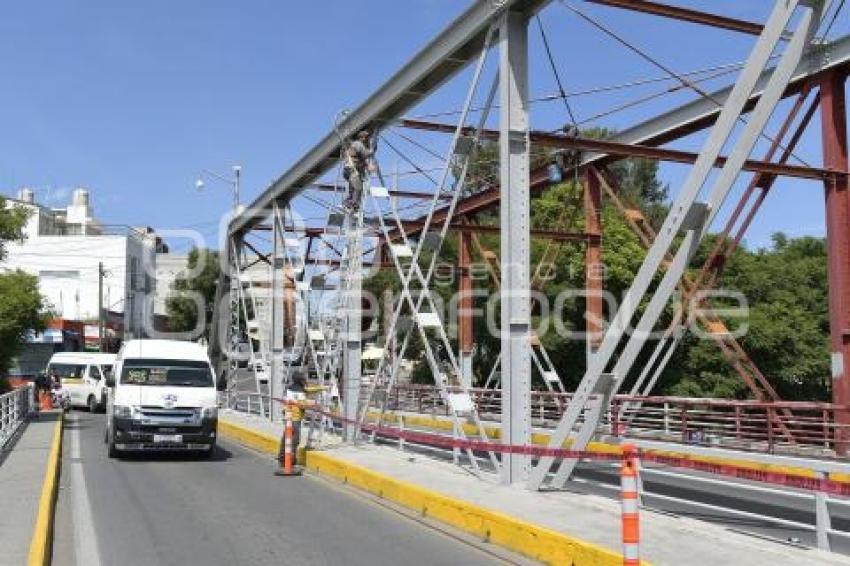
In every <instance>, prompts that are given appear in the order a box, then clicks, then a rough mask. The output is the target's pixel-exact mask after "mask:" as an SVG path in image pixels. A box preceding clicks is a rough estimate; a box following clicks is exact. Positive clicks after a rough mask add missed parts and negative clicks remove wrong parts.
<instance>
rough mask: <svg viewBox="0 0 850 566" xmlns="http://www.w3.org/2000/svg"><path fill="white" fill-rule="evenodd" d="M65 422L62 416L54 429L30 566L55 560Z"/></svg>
mask: <svg viewBox="0 0 850 566" xmlns="http://www.w3.org/2000/svg"><path fill="white" fill-rule="evenodd" d="M63 422H64V418H63V416H62V415H60V417H59V420H58V421H56V426H55V427H54V429H53V440H52V441H51V443H50V454H49V455H48V457H47V470H46V471H45V473H44V483H43V484H42V486H41V497H40V498H39V501H38V514H37V515H36V519H35V527H34V528H33V533H32V540H31V542H30V551H29V558H28V560H27V564H28V566H48V565H49V564H50V562H51V560H52V558H53V557H52V550H53V518H54V516H55V512H56V494H57V493H58V490H59V472H60V468H61V466H62V427H63Z"/></svg>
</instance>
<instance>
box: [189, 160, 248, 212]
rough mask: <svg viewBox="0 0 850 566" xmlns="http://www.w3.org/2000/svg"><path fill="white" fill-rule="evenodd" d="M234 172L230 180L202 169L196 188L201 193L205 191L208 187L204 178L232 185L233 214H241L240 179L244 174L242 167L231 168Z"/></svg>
mask: <svg viewBox="0 0 850 566" xmlns="http://www.w3.org/2000/svg"><path fill="white" fill-rule="evenodd" d="M231 170H232V171H233V177H232V178H230V179H228V178H227V177H225V176H224V175H219V174H218V173H216V172H214V171H210V170H209V169H201V172H200V174H198V180H197V181H195V188H196V189H198V190H199V191H203V190H204V188H205V187H206V186H207V185H206V182H205V181H204V177H207V178H210V179H215V180H217V181H221V182H222V183H227V184H228V185H230V189H231V190H232V191H233V212H234V213H238V212H239V177H240V175H241V174H242V166H241V165H234V166H233V167H231Z"/></svg>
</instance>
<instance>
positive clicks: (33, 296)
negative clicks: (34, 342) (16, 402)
mask: <svg viewBox="0 0 850 566" xmlns="http://www.w3.org/2000/svg"><path fill="white" fill-rule="evenodd" d="M28 218H29V211H28V210H27V209H26V208H24V207H22V206H11V207H9V206H7V203H6V200H5V199H3V198H2V197H0V260H2V259H5V258H6V254H7V250H6V243H7V242H9V241H11V240H23V238H24V232H23V229H24V226H25V225H26V222H27V219H28ZM49 318H50V313H49V310H48V306H47V303H46V301H45V299H44V298H43V297H42V296H41V294H40V293H39V291H38V279H37V278H36V277H34V276H32V275H27V274H26V273H24V272H22V271H20V270H15V271H9V272H6V273H0V374H5V372H7V371H8V370H9V367H10V366H11V365H12V361H13V360H14V358H15V356H16V355H17V354H18V353H19V352H20V351H21V348H22V347H23V345H24V342H25V340H26V334H27V332H28V331H36V332H41V331H43V330H44V329H45V328H46V327H47V321H48V320H49ZM8 387H9V385H8V382H7V381H6V380H5V377H0V392H3V391H6V390H7V389H8Z"/></svg>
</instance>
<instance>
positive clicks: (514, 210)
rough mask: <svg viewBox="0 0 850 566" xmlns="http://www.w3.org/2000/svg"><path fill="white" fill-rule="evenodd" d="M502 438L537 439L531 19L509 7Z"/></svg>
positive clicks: (520, 477) (514, 464) (509, 478)
mask: <svg viewBox="0 0 850 566" xmlns="http://www.w3.org/2000/svg"><path fill="white" fill-rule="evenodd" d="M499 134H500V135H499V183H500V185H501V186H502V187H503V195H502V196H503V198H502V199H501V205H500V210H501V211H500V217H501V225H502V226H505V227H508V226H509V227H510V229H509V230H502V231H501V254H502V258H501V264H502V284H501V341H502V436H501V439H502V442H505V443H507V444H510V445H513V446H525V445H529V444H531V352H530V345H531V342H530V340H531V307H530V297H529V281H530V280H529V271H530V243H531V235H530V211H529V207H530V197H531V195H530V191H529V170H530V160H529V150H530V143H529V139H528V18H527V17H526V16H525V15H524V14H521V13H517V12H507V13H506V14H505V16H504V20H503V22H502V25H501V27H500V30H499ZM502 458H503V459H502V478H501V479H502V483H505V484H513V483H519V482H523V481H525V480H526V479H527V478H528V473H529V471H530V465H531V460H530V458H529V457H528V456H526V455H521V454H511V453H506V454H504V455H503V456H502Z"/></svg>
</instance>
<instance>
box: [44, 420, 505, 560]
mask: <svg viewBox="0 0 850 566" xmlns="http://www.w3.org/2000/svg"><path fill="white" fill-rule="evenodd" d="M103 433H104V416H103V415H90V414H88V413H85V412H73V413H71V414H70V415H68V420H67V422H66V429H65V443H64V450H63V451H64V454H63V465H62V480H61V484H60V486H61V488H60V496H59V503H58V508H57V515H56V526H55V544H54V561H53V564H54V565H55V566H99V565H101V564H102V565H113V564H121V565H122V566H135V565H139V566H156V565H175V566H178V565H179V566H184V565H189V564H202V565H205V566H214V565H218V564H221V565H227V566H232V565H234V564H251V565H255V564H256V565H263V564H269V565H272V564H274V565H275V566H278V565H280V564H286V565H288V566H298V565H301V564H305V565H306V564H309V565H323V564H328V565H336V564H344V565H346V566H355V565H358V564H363V565H369V566H375V565H382V564H387V565H394V566H395V565H398V564H407V565H416V564H428V565H441V564H444V565H446V566H455V565H458V564H464V565H478V564H499V563H506V561H505V560H503V559H500V558H499V557H497V556H495V555H493V554H490V553H488V552H487V551H486V548H485V547H481V546H480V545H475V544H470V543H468V542H464V541H463V540H461V539H462V538H463V537H459V538H456V537H454V536H449V535H447V534H445V533H443V532H439V531H437V530H434V529H432V528H429V527H428V526H425V525H423V524H421V523H419V522H418V521H414V520H412V519H411V518H408V517H406V516H403V515H401V514H399V513H397V512H394V511H392V510H389V509H387V508H385V507H383V506H381V505H379V504H377V503H375V502H373V501H371V500H369V499H368V498H364V497H361V496H359V495H356V494H354V493H353V492H351V491H349V490H348V489H346V488H343V487H337V486H335V485H334V484H331V483H328V482H325V481H323V480H321V479H317V478H314V477H310V476H303V477H296V478H278V477H275V476H273V475H272V470H273V464H272V461H271V459H270V458H268V457H265V456H262V455H259V454H257V453H255V452H252V451H250V450H247V449H244V448H241V447H239V446H236V445H234V444H232V443H227V442H221V444H220V446H219V449H218V451H217V454H216V455H215V457H214V458H213V459H212V460H197V459H194V458H190V457H183V456H174V455H159V456H149V455H143V456H139V457H130V458H125V459H121V460H110V459H109V458H107V455H106V446H105V444H104V443H103ZM502 558H504V557H502Z"/></svg>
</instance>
